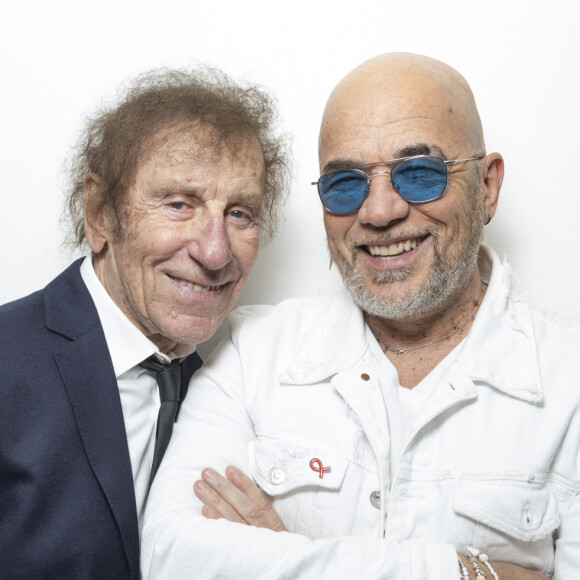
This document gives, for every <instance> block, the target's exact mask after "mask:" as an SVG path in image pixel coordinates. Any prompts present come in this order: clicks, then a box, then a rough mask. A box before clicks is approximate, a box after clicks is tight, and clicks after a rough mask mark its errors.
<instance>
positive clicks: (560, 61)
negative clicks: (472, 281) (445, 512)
mask: <svg viewBox="0 0 580 580" xmlns="http://www.w3.org/2000/svg"><path fill="white" fill-rule="evenodd" d="M579 26H580V2H577V0H552V1H551V2H539V1H536V0H527V1H526V0H488V1H486V2H467V1H465V0H449V1H436V0H431V1H427V0H415V1H407V2H403V1H400V0H399V1H397V2H393V1H389V0H382V1H379V0H358V1H357V2H354V1H353V2H341V1H339V0H334V1H333V0H321V1H318V2H317V1H316V0H310V1H304V0H294V1H293V2H281V1H278V2H275V1H273V0H270V1H263V0H245V1H243V2H240V1H233V0H226V1H221V2H220V1H219V0H214V1H213V2H210V1H206V2H204V3H201V2H196V1H192V0H189V1H186V0H165V1H163V2H161V1H158V2H153V1H150V0H140V1H136V0H126V1H123V0H114V1H113V0H101V1H100V2H91V3H88V2H83V1H80V0H74V1H72V0H65V1H63V0H61V1H59V0H53V1H51V2H45V1H43V0H37V1H30V0H29V1H27V0H20V1H18V2H15V1H12V0H5V1H4V2H3V4H2V7H0V83H1V85H0V86H1V89H2V90H1V91H0V202H1V211H0V257H1V271H2V276H1V279H0V280H1V283H0V303H4V302H7V301H9V300H12V299H15V298H18V297H20V296H23V295H25V294H28V293H30V292H32V291H34V290H37V289H39V288H41V287H42V286H44V285H45V284H46V283H47V282H49V281H50V280H51V279H52V278H53V277H54V276H55V275H56V274H58V273H59V272H60V271H61V270H62V269H63V268H64V267H65V266H67V265H68V264H69V263H70V261H71V260H72V258H73V257H74V256H71V254H70V253H68V252H67V251H66V250H64V249H63V248H62V246H61V242H62V239H63V233H62V231H61V230H60V229H59V217H60V213H61V209H62V201H63V200H62V182H63V175H62V163H63V160H64V158H65V156H66V155H67V153H68V151H69V148H70V146H71V144H72V143H73V142H74V141H75V139H76V137H77V134H78V131H79V129H80V127H81V125H82V121H83V118H84V117H85V115H87V114H90V113H91V112H92V111H93V110H94V109H95V108H96V107H97V106H99V104H101V103H102V102H103V101H106V100H107V99H109V98H110V97H111V96H113V95H114V94H115V93H116V91H117V89H118V88H119V86H120V85H121V84H122V83H123V82H124V81H126V80H127V79H129V78H132V77H134V76H135V75H137V74H139V73H140V72H142V71H145V70H148V69H151V68H156V67H160V66H170V67H187V66H189V65H192V64H194V63H196V62H204V63H208V64H212V65H215V66H218V67H220V68H222V69H223V70H225V71H226V72H227V73H229V74H230V75H232V76H233V77H234V78H238V79H241V78H245V79H249V80H251V81H254V82H258V83H260V84H263V85H265V86H267V87H269V88H270V89H271V90H272V91H273V92H274V93H275V94H276V95H277V97H278V100H279V105H280V114H281V119H280V120H281V125H282V127H283V128H284V129H285V130H286V131H288V132H290V133H291V134H292V135H293V143H294V160H295V172H294V174H295V178H294V182H293V185H292V190H291V192H290V196H289V203H288V205H287V207H286V210H285V212H284V213H285V217H286V221H285V224H284V225H283V227H282V229H281V231H280V234H279V236H278V238H277V239H276V241H275V242H274V243H273V244H272V245H271V246H269V247H267V248H265V249H264V250H263V251H262V254H261V256H260V258H259V260H258V262H257V265H256V267H255V270H254V272H253V274H252V276H251V278H250V281H249V282H248V284H247V286H246V289H245V290H244V292H243V294H242V297H241V299H240V302H239V303H275V302H278V301H280V300H281V299H283V298H286V297H288V296H294V295H301V294H313V293H318V292H321V291H325V290H329V289H333V288H335V287H337V286H338V285H339V284H340V282H339V277H338V275H337V274H336V272H334V271H332V272H329V271H328V254H327V249H326V242H325V238H324V231H323V227H322V211H321V207H320V204H319V201H318V198H317V195H316V191H315V188H314V187H312V186H311V185H310V182H311V181H314V180H315V179H316V178H317V177H318V166H317V158H316V155H317V133H318V126H319V123H320V117H321V114H322V110H323V108H324V104H325V101H326V98H327V97H328V94H329V93H330V91H331V90H332V88H333V87H334V85H335V84H336V83H337V82H338V81H339V80H340V78H342V77H343V76H344V75H345V74H346V73H347V72H348V71H349V70H351V69H352V68H354V67H355V66H356V65H358V64H359V63H360V62H362V61H364V60H366V59H367V58H370V57H371V56H374V55H376V54H380V53H383V52H390V51H409V52H419V53H423V54H427V55H429V56H432V57H435V58H438V59H440V60H443V61H444V62H447V63H448V64H450V65H452V66H454V67H455V68H457V69H458V70H459V71H460V72H461V73H462V74H463V75H464V76H465V77H466V78H467V80H468V81H469V82H470V84H471V87H472V89H473V91H474V93H475V97H476V101H477V103H478V106H479V110H480V114H481V117H482V121H483V126H484V131H485V135H486V144H487V150H488V151H494V150H495V151H499V152H501V153H502V154H503V155H504V158H505V165H506V177H505V181H504V186H503V189H502V194H501V198H500V204H499V209H498V212H497V214H496V218H495V219H494V220H493V221H492V223H491V225H489V226H488V227H487V228H486V239H487V241H488V242H489V243H491V245H492V246H494V247H495V248H496V250H497V251H498V252H499V254H500V255H501V256H503V255H507V257H508V259H509V260H510V262H511V263H512V264H513V266H514V270H515V272H516V273H517V274H518V277H519V284H520V287H521V289H522V290H523V291H524V292H525V294H526V295H527V296H528V298H529V300H530V301H532V302H534V303H536V304H539V305H542V306H544V307H547V308H550V309H554V310H557V311H560V312H561V313H563V314H565V315H569V316H574V317H579V318H580V300H579V298H578V294H579V290H580V288H579V287H580V284H579V282H580V267H579V265H578V258H577V257H576V252H575V250H576V244H577V236H578V228H579V227H580V219H579V218H580V211H579V210H580V184H579V181H578V168H579V166H580V159H579V158H578V143H579V141H580V139H579V133H580V115H579V112H578V110H579V105H580V80H579V74H580V73H579V67H578V58H579V56H580V35H578V32H577V31H578V29H579ZM202 350H207V347H206V348H205V349H202Z"/></svg>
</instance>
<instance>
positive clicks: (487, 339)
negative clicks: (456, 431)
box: [281, 245, 543, 403]
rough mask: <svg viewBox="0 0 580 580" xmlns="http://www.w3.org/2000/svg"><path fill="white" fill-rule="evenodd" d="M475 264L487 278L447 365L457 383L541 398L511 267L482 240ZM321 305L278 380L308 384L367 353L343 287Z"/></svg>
mask: <svg viewBox="0 0 580 580" xmlns="http://www.w3.org/2000/svg"><path fill="white" fill-rule="evenodd" d="M479 268H480V272H481V275H482V279H483V280H484V281H489V285H488V290H487V293H486V296H485V298H484V300H483V303H482V305H481V307H480V309H479V312H478V313H477V316H476V318H475V320H474V322H473V325H472V327H471V329H470V331H469V335H468V336H467V339H466V341H465V343H464V345H463V348H462V350H461V353H460V354H459V356H458V358H457V360H456V362H455V364H454V365H452V368H451V369H450V371H451V372H452V373H453V374H454V375H455V380H456V381H458V382H460V383H464V382H465V380H466V379H467V380H468V381H469V382H473V383H477V384H487V385H489V386H491V387H493V388H495V389H498V390H501V391H503V392H505V393H507V394H509V395H511V396H514V397H517V398H520V399H522V400H526V401H529V402H534V403H539V402H541V401H542V400H543V389H542V383H541V376H540V370H539V364H538V355H537V345H536V343H535V340H534V334H533V329H532V320H531V316H530V312H529V309H528V307H527V305H526V304H525V303H524V302H522V301H520V300H518V298H517V296H516V295H515V291H514V290H513V288H512V286H511V280H510V278H511V268H510V266H509V264H502V263H501V261H500V259H499V258H498V256H497V254H496V253H495V252H494V251H493V250H492V249H491V248H490V247H488V246H485V245H483V246H482V248H481V250H480V256H479ZM322 308H323V309H325V311H324V312H321V313H320V315H317V316H313V317H312V324H311V326H310V328H309V331H308V332H307V333H306V336H305V338H304V341H303V344H302V345H301V347H300V349H299V350H298V352H297V354H296V358H295V359H294V360H293V362H292V364H291V365H290V366H289V368H288V369H286V370H285V371H284V372H283V373H282V376H281V380H282V381H283V382H284V383H286V384H288V385H293V384H294V385H301V384H302V385H304V384H312V383H315V382H317V381H321V380H323V379H326V378H328V377H329V376H332V375H335V374H337V373H340V372H346V371H349V370H351V369H353V367H354V366H355V365H357V363H358V362H359V361H360V360H361V359H362V358H363V357H364V356H365V355H367V354H368V352H367V351H368V344H367V341H366V335H365V322H364V319H363V316H362V312H361V310H360V309H359V308H358V307H357V306H356V305H355V304H354V302H353V300H352V298H351V297H350V295H349V294H348V293H347V291H346V290H344V289H343V290H341V291H340V292H338V293H336V294H334V295H331V296H329V299H328V300H327V301H325V302H324V306H323V307H322ZM317 314H318V313H317ZM514 361H515V362H516V364H514Z"/></svg>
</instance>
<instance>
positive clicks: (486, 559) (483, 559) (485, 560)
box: [479, 554, 499, 580]
mask: <svg viewBox="0 0 580 580" xmlns="http://www.w3.org/2000/svg"><path fill="white" fill-rule="evenodd" d="M479 560H480V561H481V562H483V563H484V564H485V566H486V567H487V569H488V570H489V572H490V574H491V575H492V576H493V578H494V580H499V576H498V575H497V574H496V572H495V570H494V569H493V567H492V565H491V564H490V562H489V556H488V555H487V554H479Z"/></svg>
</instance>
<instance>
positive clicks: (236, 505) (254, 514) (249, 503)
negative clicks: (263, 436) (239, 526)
mask: <svg viewBox="0 0 580 580" xmlns="http://www.w3.org/2000/svg"><path fill="white" fill-rule="evenodd" d="M201 478H202V479H201V481H196V482H195V483H194V486H193V488H194V491H195V495H197V497H198V498H199V499H200V500H201V501H202V502H203V503H204V504H205V505H204V507H203V509H202V514H203V515H204V516H205V517H208V518H210V519H219V518H225V519H227V520H228V521H230V522H238V523H245V524H249V525H252V526H256V527H261V528H269V529H271V530H274V531H277V532H278V531H283V530H285V529H286V528H285V526H284V524H283V522H282V520H281V519H280V517H279V516H278V514H277V513H276V511H275V510H274V508H273V507H272V504H271V503H270V502H269V501H268V499H267V498H266V496H265V495H264V494H263V493H262V492H261V491H260V489H259V488H258V487H257V486H256V485H255V484H254V482H253V481H252V480H251V479H250V478H249V477H247V476H246V475H245V474H244V473H243V472H242V471H240V470H239V469H237V468H235V467H232V466H229V467H228V468H227V469H226V477H223V476H222V475H220V474H219V473H218V472H217V471H215V470H213V469H204V470H203V471H202V473H201Z"/></svg>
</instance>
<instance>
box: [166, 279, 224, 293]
mask: <svg viewBox="0 0 580 580" xmlns="http://www.w3.org/2000/svg"><path fill="white" fill-rule="evenodd" d="M169 277H170V278H171V279H172V280H173V281H174V282H177V283H178V284H179V285H180V286H186V287H187V288H191V289H192V290H196V291H197V292H218V291H220V290H222V289H223V288H224V287H225V286H227V284H217V285H215V286H202V285H201V284H196V283H195V282H189V281H188V280H182V279H181V278H174V277H173V276H169Z"/></svg>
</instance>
